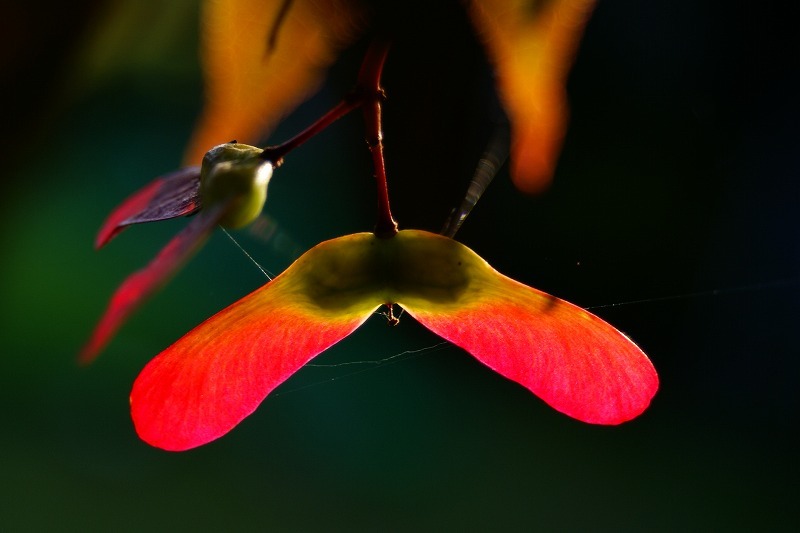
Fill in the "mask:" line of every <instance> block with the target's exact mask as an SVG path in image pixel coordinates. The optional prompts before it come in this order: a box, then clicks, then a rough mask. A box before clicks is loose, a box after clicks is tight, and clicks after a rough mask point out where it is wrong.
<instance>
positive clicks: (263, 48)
mask: <svg viewBox="0 0 800 533" xmlns="http://www.w3.org/2000/svg"><path fill="white" fill-rule="evenodd" d="M285 4H286V5H285ZM201 17H202V26H201V30H202V42H201V47H202V51H201V62H202V66H203V71H204V74H205V90H206V95H205V97H206V105H205V108H204V110H203V113H202V116H201V117H200V121H199V123H198V125H197V127H196V129H195V132H194V135H193V137H192V139H191V141H190V144H189V147H188V149H187V152H186V155H185V161H186V164H198V163H199V162H200V160H201V159H202V157H203V154H205V152H206V150H208V147H209V146H215V145H218V144H221V143H224V142H228V141H230V140H232V139H237V140H239V141H241V142H246V143H249V144H258V142H259V141H260V140H261V137H262V136H263V135H264V134H265V133H266V132H268V131H269V130H270V129H272V128H273V127H274V126H275V125H276V124H277V122H278V121H279V120H280V119H281V118H283V117H284V116H285V115H286V114H288V113H289V112H291V111H292V110H293V109H294V108H295V107H296V106H297V105H299V104H300V103H301V102H302V101H303V100H304V99H306V98H307V97H308V96H309V95H310V94H311V93H312V92H313V91H314V90H315V89H316V88H317V86H318V85H319V83H320V80H321V77H322V73H323V70H324V69H325V68H326V67H327V66H329V65H330V64H331V63H332V62H333V61H334V60H335V59H336V57H337V53H338V51H339V49H341V48H342V47H344V46H346V45H347V44H349V43H350V41H351V40H352V39H353V38H354V34H355V30H356V26H357V23H358V21H359V19H360V13H359V11H358V9H356V7H355V2H353V1H351V0H292V1H289V2H288V3H287V2H285V1H284V0H266V1H265V0H226V1H221V0H206V2H205V3H204V5H203V10H202V15H201Z"/></svg>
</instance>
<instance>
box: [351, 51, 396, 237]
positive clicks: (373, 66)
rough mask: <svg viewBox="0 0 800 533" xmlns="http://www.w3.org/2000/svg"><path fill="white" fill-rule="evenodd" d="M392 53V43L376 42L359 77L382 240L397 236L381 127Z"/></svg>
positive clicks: (376, 229) (377, 229) (377, 228)
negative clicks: (387, 66)
mask: <svg viewBox="0 0 800 533" xmlns="http://www.w3.org/2000/svg"><path fill="white" fill-rule="evenodd" d="M388 52H389V43H388V42H387V41H383V40H380V39H379V40H376V41H373V42H372V44H370V47H369V50H367V55H366V56H365V57H364V62H363V63H362V64H361V71H360V72H359V74H358V88H359V89H360V91H363V92H364V93H365V94H367V95H371V101H365V102H364V107H363V111H364V123H365V125H366V129H367V145H368V146H369V151H370V153H371V154H372V166H373V168H374V169H375V180H376V185H377V187H378V220H377V222H376V223H375V235H377V236H378V237H381V238H388V237H392V236H393V235H396V234H397V222H395V220H394V217H392V211H391V208H390V207H389V188H388V184H387V181H386V164H385V161H384V158H383V129H382V127H381V100H382V99H383V97H384V93H383V89H382V88H381V73H382V72H383V64H384V62H385V61H386V54H387V53H388Z"/></svg>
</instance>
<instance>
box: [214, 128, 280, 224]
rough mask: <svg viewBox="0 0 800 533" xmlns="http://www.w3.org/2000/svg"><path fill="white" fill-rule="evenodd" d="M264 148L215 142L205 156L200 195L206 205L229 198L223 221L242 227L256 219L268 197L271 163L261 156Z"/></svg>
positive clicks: (226, 200)
mask: <svg viewBox="0 0 800 533" xmlns="http://www.w3.org/2000/svg"><path fill="white" fill-rule="evenodd" d="M262 152H263V150H262V149H261V148H257V147H255V146H250V145H247V144H238V143H227V144H220V145H218V146H215V147H214V148H212V149H211V150H209V151H208V152H206V155H205V157H203V164H202V166H201V168H200V197H201V198H202V201H203V205H211V204H214V203H217V202H230V205H229V206H228V208H227V209H226V212H225V215H224V216H223V217H222V219H221V220H220V225H222V226H223V227H226V228H232V229H236V228H241V227H242V226H246V225H247V224H249V223H250V222H252V221H253V220H255V219H256V217H258V215H259V214H260V213H261V209H262V208H263V207H264V202H265V201H266V200H267V185H269V180H270V178H272V163H270V162H269V161H266V160H264V159H261V157H260V155H261V153H262Z"/></svg>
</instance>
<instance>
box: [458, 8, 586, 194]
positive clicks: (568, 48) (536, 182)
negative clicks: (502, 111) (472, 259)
mask: <svg viewBox="0 0 800 533" xmlns="http://www.w3.org/2000/svg"><path fill="white" fill-rule="evenodd" d="M593 6H594V0H550V1H547V2H544V1H532V0H473V1H472V2H470V14H471V16H472V21H473V23H474V24H475V27H476V28H477V30H478V33H479V36H480V37H481V38H482V39H483V41H484V44H485V45H486V48H487V53H488V54H489V57H490V59H491V60H492V61H493V62H494V64H495V67H496V71H497V78H498V89H499V92H500V96H501V98H502V101H503V105H504V106H505V108H506V112H507V113H508V115H509V118H510V120H511V126H512V146H511V176H512V178H513V180H514V183H515V184H516V186H517V187H518V188H519V189H520V190H522V191H525V192H529V193H534V192H540V191H542V190H543V189H545V188H546V187H547V186H548V185H549V184H550V181H551V179H552V177H553V173H554V171H555V167H556V162H557V160H558V155H559V152H560V151H561V144H562V141H563V138H564V133H565V130H566V123H567V115H568V107H567V97H566V88H565V85H566V81H567V76H568V74H569V69H570V67H571V66H572V61H573V58H574V57H575V53H576V51H577V49H578V44H579V42H580V38H581V35H582V34H583V28H584V26H585V24H586V21H587V20H588V18H589V14H590V12H591V10H592V7H593Z"/></svg>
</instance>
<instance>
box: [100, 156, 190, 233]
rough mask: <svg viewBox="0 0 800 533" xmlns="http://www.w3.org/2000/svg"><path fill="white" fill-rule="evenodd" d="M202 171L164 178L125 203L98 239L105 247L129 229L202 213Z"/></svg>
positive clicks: (154, 181)
mask: <svg viewBox="0 0 800 533" xmlns="http://www.w3.org/2000/svg"><path fill="white" fill-rule="evenodd" d="M199 191H200V167H186V168H183V169H181V170H178V171H176V172H171V173H169V174H167V175H165V176H160V177H158V178H156V179H154V180H153V181H151V182H150V183H148V184H147V185H146V186H144V187H142V188H141V189H139V190H138V191H136V192H135V193H133V194H132V195H131V196H129V197H128V198H126V199H125V201H124V202H122V204H120V205H119V206H118V207H117V208H116V209H115V210H114V211H112V213H111V214H110V215H109V216H108V218H107V219H106V221H105V222H104V223H103V226H102V227H101V228H100V231H99V232H98V234H97V238H96V239H95V243H94V246H95V248H101V247H103V246H104V245H105V244H106V243H107V242H108V241H110V240H111V239H112V238H114V236H116V235H117V234H118V233H119V232H120V231H122V230H123V229H125V227H127V226H129V225H131V224H139V223H142V222H155V221H158V220H167V219H170V218H177V217H182V216H186V215H191V214H192V213H194V212H196V211H197V210H198V209H200V199H199V197H198V194H199Z"/></svg>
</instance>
